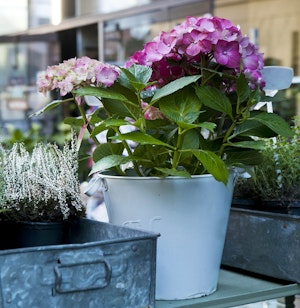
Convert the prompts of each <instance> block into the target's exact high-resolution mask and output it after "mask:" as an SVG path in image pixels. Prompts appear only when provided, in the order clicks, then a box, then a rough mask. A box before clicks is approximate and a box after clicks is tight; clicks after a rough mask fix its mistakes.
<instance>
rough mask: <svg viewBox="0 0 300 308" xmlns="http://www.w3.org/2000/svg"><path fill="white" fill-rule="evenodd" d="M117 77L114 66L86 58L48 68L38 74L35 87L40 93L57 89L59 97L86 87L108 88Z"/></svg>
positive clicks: (74, 59) (70, 60) (73, 59)
mask: <svg viewBox="0 0 300 308" xmlns="http://www.w3.org/2000/svg"><path fill="white" fill-rule="evenodd" d="M118 76H119V72H118V70H117V68H116V67H115V66H112V65H109V64H104V63H102V62H100V61H98V60H94V59H90V58H88V57H82V58H72V59H69V60H66V61H64V62H63V63H60V64H58V65H54V66H49V67H48V68H47V70H46V71H45V72H43V73H41V74H39V76H38V79H37V86H38V90H39V91H40V92H42V93H46V92H48V91H50V90H56V89H57V90H59V91H60V94H61V96H65V95H66V94H68V93H71V92H72V91H73V90H76V89H78V88H80V87H83V86H87V85H94V86H103V87H110V86H111V85H112V84H113V83H114V82H115V80H116V79H117V78H118Z"/></svg>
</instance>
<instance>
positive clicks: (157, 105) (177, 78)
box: [38, 17, 292, 299]
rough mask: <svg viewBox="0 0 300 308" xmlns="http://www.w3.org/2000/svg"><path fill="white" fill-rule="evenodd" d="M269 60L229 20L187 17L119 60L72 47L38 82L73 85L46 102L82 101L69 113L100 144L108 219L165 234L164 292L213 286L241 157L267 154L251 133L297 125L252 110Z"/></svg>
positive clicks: (181, 293)
mask: <svg viewBox="0 0 300 308" xmlns="http://www.w3.org/2000/svg"><path fill="white" fill-rule="evenodd" d="M263 62H264V61H263V55H262V54H261V53H260V52H259V50H258V48H257V46H255V45H254V44H252V43H251V42H250V40H249V39H248V38H247V37H246V36H243V35H242V33H241V31H240V29H239V28H238V27H236V26H234V25H233V24H232V23H231V22H230V21H229V20H226V19H222V18H218V17H200V18H198V17H188V18H187V19H186V20H185V21H184V22H183V23H181V24H179V25H177V26H175V27H174V28H173V29H172V30H171V31H170V32H162V33H160V34H159V35H158V36H157V37H156V38H154V39H153V40H152V41H151V42H148V43H146V44H145V46H144V49H143V50H140V51H137V52H136V53H135V54H134V55H133V56H132V57H131V58H130V59H129V61H128V63H126V64H125V66H124V67H116V66H112V65H109V64H105V63H102V62H99V61H97V60H92V59H89V58H87V57H82V58H78V59H76V58H74V59H69V60H66V61H64V62H63V63H60V64H58V65H55V66H51V67H48V69H47V71H46V72H44V73H43V74H41V75H40V76H39V78H38V88H39V91H41V92H47V91H50V90H59V91H60V94H61V95H62V96H64V95H66V94H67V93H71V94H72V98H70V97H69V98H67V99H63V100H59V101H54V102H52V103H50V104H49V105H48V106H46V107H45V108H44V109H43V110H41V112H44V111H47V110H50V109H51V108H54V107H56V106H57V105H59V104H62V103H64V104H65V103H68V102H75V103H76V105H77V107H78V110H79V112H80V117H79V118H77V119H69V118H68V119H65V122H66V123H69V124H76V123H80V125H81V126H82V131H81V133H80V136H82V135H83V133H82V132H83V130H85V129H87V130H88V131H89V132H90V135H91V137H92V138H93V140H94V142H95V144H96V148H95V151H94V152H93V160H94V165H93V167H92V171H91V174H100V176H99V177H98V181H99V183H100V184H101V185H102V187H103V190H104V195H105V202H106V205H107V206H108V214H109V218H110V221H111V222H112V223H115V224H125V225H129V226H132V227H137V228H144V229H148V230H152V231H153V230H154V231H158V232H160V233H161V234H162V236H161V238H160V239H159V242H158V257H157V288H156V294H157V298H163V299H178V298H191V297H197V296H203V295H207V294H210V293H212V292H214V291H215V289H216V285H217V279H218V269H219V265H220V261H221V255H222V248H223V243H224V238H225V232H226V226H227V220H228V215H229V208H230V204H231V198H232V191H233V186H234V180H235V178H236V175H237V171H236V170H237V169H236V167H238V168H246V169H247V168H248V167H249V165H250V166H251V165H255V164H257V163H258V162H259V161H260V157H261V156H260V150H261V149H262V148H263V145H264V144H263V142H262V141H261V140H258V139H257V138H256V137H272V136H276V135H278V134H282V135H284V136H286V137H288V136H291V135H292V133H291V131H290V128H289V126H288V124H287V123H285V121H284V120H283V119H281V118H280V117H279V116H277V115H276V114H270V113H267V112H264V111H257V110H253V107H254V106H255V105H256V104H257V103H258V102H259V101H260V100H261V98H262V96H263V95H264V93H263V91H262V89H263V87H264V81H263V79H262V75H261V70H262V68H263ZM91 96H92V97H94V98H96V103H95V101H93V104H92V105H93V106H92V108H94V111H93V112H89V111H90V108H89V106H86V103H89V101H90V100H89V99H85V98H89V97H91ZM97 98H98V103H97ZM95 105H96V106H95ZM95 107H96V108H95ZM100 135H101V136H103V135H104V139H105V142H99V136H100ZM80 136H79V140H80ZM96 181H97V177H96ZM152 185H153V186H152ZM164 185H165V186H164ZM136 193H141V196H140V197H141V199H140V198H139V197H138V196H137V195H136ZM165 193H166V195H165ZM180 197H182V199H180ZM190 197H192V200H191V199H190ZM201 200H203V201H204V204H203V202H201ZM206 215H209V216H206ZM200 219H201V221H200ZM189 231H190V233H189ZM200 235H204V236H200ZM212 249H215V250H212ZM212 260H213V261H214V262H212ZM211 264H213V266H212V268H210V269H209V270H208V267H209V266H210V265H211ZM174 268H176V271H174ZM205 273H207V275H205ZM178 281H180V285H178Z"/></svg>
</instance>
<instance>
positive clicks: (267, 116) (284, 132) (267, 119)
mask: <svg viewBox="0 0 300 308" xmlns="http://www.w3.org/2000/svg"><path fill="white" fill-rule="evenodd" d="M248 120H249V121H257V122H259V123H261V124H263V125H265V126H267V127H268V128H270V129H271V130H273V131H274V132H275V133H276V134H278V135H281V136H284V137H292V136H293V131H292V130H291V128H290V126H289V125H288V123H287V122H285V121H284V120H283V119H282V118H281V117H280V116H279V115H277V114H275V113H269V112H259V113H257V114H256V115H254V116H252V117H250V118H248Z"/></svg>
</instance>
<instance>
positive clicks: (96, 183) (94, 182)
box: [84, 173, 108, 197]
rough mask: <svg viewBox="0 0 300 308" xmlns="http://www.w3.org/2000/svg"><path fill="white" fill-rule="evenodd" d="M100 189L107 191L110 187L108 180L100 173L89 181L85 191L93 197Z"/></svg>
mask: <svg viewBox="0 0 300 308" xmlns="http://www.w3.org/2000/svg"><path fill="white" fill-rule="evenodd" d="M99 190H101V191H107V190H108V187H107V184H106V180H105V179H104V178H103V177H101V175H100V174H98V173H97V174H94V176H93V178H92V179H91V180H90V181H89V182H88V185H87V187H86V189H85V191H84V193H85V194H86V195H87V196H89V197H91V196H93V195H94V194H95V193H97V192H98V191H99Z"/></svg>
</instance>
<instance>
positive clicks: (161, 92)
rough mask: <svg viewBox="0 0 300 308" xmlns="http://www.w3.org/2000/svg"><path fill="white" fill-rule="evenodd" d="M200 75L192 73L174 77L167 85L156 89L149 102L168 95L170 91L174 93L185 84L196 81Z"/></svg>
mask: <svg viewBox="0 0 300 308" xmlns="http://www.w3.org/2000/svg"><path fill="white" fill-rule="evenodd" d="M200 77H201V76H200V75H194V76H185V77H181V78H179V79H176V80H174V81H172V82H170V83H168V84H167V85H165V86H164V87H162V88H160V89H158V90H157V91H156V92H155V94H154V96H153V98H152V100H151V102H150V104H153V103H154V102H156V101H158V100H159V99H161V98H163V97H165V96H167V95H170V94H172V93H175V92H176V91H178V90H180V89H182V88H184V87H186V86H187V85H189V84H191V83H194V82H196V81H197V80H198V79H199V78H200Z"/></svg>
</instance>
